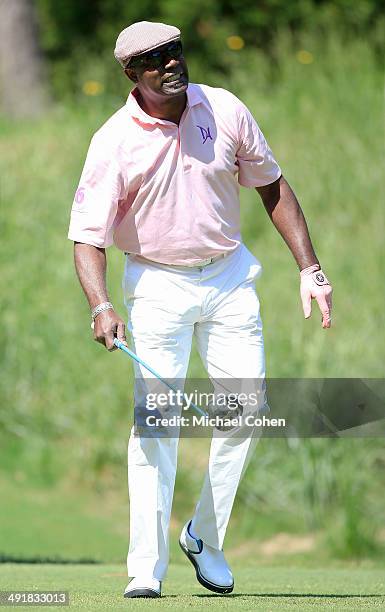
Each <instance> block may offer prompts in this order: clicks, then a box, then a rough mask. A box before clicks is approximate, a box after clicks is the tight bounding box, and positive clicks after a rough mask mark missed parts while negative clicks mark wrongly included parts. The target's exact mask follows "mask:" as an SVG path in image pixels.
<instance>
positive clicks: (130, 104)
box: [126, 83, 203, 125]
mask: <svg viewBox="0 0 385 612" xmlns="http://www.w3.org/2000/svg"><path fill="white" fill-rule="evenodd" d="M137 92H138V89H137V87H134V89H132V90H131V91H130V94H129V96H128V98H127V102H126V107H127V109H128V111H129V113H130V115H131V116H132V117H134V118H135V119H138V121H139V122H140V123H142V124H146V125H156V124H160V125H169V124H170V121H164V120H163V119H158V118H157V117H151V115H147V113H145V112H144V110H143V109H142V107H141V106H139V104H138V101H137ZM201 102H203V94H202V92H201V91H200V88H199V87H198V85H195V84H194V83H189V85H188V87H187V106H188V107H189V108H191V107H193V106H196V105H197V104H200V103H201Z"/></svg>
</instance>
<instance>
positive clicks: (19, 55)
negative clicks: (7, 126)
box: [0, 0, 49, 117]
mask: <svg viewBox="0 0 385 612" xmlns="http://www.w3.org/2000/svg"><path fill="white" fill-rule="evenodd" d="M0 84H1V90H0V100H1V107H2V110H3V111H4V112H5V113H7V114H9V115H12V116H14V117H25V116H36V115H39V114H41V113H42V112H43V111H44V110H45V109H46V108H47V106H48V104H49V96H48V92H47V88H46V82H45V70H44V60H43V56H42V54H41V52H40V49H39V44H38V36H37V23H36V18H35V11H34V6H33V4H32V0H0Z"/></svg>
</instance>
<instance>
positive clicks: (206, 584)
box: [179, 540, 234, 594]
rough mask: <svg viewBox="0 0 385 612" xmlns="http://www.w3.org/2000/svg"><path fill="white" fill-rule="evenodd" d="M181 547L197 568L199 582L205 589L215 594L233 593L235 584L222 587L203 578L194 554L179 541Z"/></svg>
mask: <svg viewBox="0 0 385 612" xmlns="http://www.w3.org/2000/svg"><path fill="white" fill-rule="evenodd" d="M179 546H180V547H181V549H182V550H183V552H184V554H185V555H186V557H187V559H188V560H189V561H190V562H191V563H192V564H193V566H194V568H195V574H196V578H197V580H198V582H199V583H200V584H201V585H202V586H203V587H205V589H208V590H209V591H213V592H214V593H222V594H224V593H231V592H232V590H233V589H234V582H233V584H231V585H230V586H227V587H226V586H220V585H218V584H214V583H213V582H210V581H209V580H207V579H206V578H205V577H204V576H202V574H201V572H200V569H199V565H198V563H197V562H196V559H195V557H194V553H190V551H189V550H188V548H186V547H185V546H184V545H183V544H182V542H181V541H180V540H179Z"/></svg>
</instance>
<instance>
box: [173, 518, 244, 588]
mask: <svg viewBox="0 0 385 612" xmlns="http://www.w3.org/2000/svg"><path fill="white" fill-rule="evenodd" d="M190 525H191V521H189V522H188V523H186V525H185V526H184V527H183V529H182V533H181V534H180V538H179V545H180V547H181V549H182V550H183V552H184V554H185V555H186V557H187V558H188V559H189V560H190V561H191V563H192V564H193V566H194V567H195V573H196V577H197V580H198V582H200V583H201V585H202V586H204V587H205V588H206V589H209V590H210V591H214V593H231V591H232V590H233V588H234V578H233V575H232V573H231V570H230V568H229V566H228V565H227V562H226V559H225V556H224V554H223V551H222V550H217V549H216V548H213V547H212V546H209V545H208V544H205V542H203V541H202V540H199V539H197V538H193V536H192V535H191V534H190V532H189V528H190Z"/></svg>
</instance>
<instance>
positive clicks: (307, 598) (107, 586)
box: [0, 564, 385, 612]
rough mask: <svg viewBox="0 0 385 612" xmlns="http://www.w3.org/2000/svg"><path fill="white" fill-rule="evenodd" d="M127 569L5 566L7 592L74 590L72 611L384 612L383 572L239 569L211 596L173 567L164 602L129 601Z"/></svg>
mask: <svg viewBox="0 0 385 612" xmlns="http://www.w3.org/2000/svg"><path fill="white" fill-rule="evenodd" d="M124 570H125V568H124V566H121V565H77V566H76V565H24V564H22V565H18V564H4V565H2V567H1V579H0V586H1V589H3V590H10V589H20V590H28V589H30V590H68V591H69V593H70V609H71V610H106V609H115V610H116V609H121V608H125V609H127V608H129V609H132V610H142V609H143V610H155V609H162V610H185V609H188V608H189V609H191V608H192V609H200V610H202V609H207V608H208V609H210V610H220V609H222V610H223V609H225V610H264V611H265V612H268V611H269V610H280V611H281V610H325V608H326V607H327V609H329V610H350V611H356V610H357V611H358V610H383V609H384V608H385V573H384V571H383V570H381V569H373V568H371V569H358V568H354V567H349V569H341V568H332V569H314V568H312V569H305V568H293V567H292V568H282V567H274V568H273V567H270V568H261V567H257V566H255V565H254V566H251V565H249V566H248V567H242V566H240V565H239V566H236V567H234V573H235V577H236V588H235V591H234V593H232V594H231V595H226V596H218V595H215V594H210V593H209V591H206V590H205V589H203V588H202V587H201V586H200V585H199V584H198V583H197V582H196V581H195V578H194V577H193V571H192V568H190V567H188V566H187V565H186V566H184V565H171V566H170V570H169V578H168V579H167V581H166V582H165V584H164V590H163V593H164V594H163V597H162V599H161V600H127V599H124V598H123V597H122V591H123V590H124V587H125V585H126V577H125V571H124Z"/></svg>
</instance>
